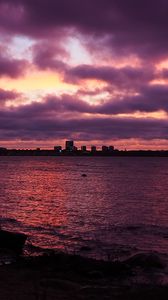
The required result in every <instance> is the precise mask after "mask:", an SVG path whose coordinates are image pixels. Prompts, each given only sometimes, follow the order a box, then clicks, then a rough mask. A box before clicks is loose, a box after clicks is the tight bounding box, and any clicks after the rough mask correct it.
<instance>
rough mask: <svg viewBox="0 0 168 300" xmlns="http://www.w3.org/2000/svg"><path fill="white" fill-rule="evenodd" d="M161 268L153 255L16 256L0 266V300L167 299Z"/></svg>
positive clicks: (157, 259) (161, 265)
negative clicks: (113, 259)
mask: <svg viewBox="0 0 168 300" xmlns="http://www.w3.org/2000/svg"><path fill="white" fill-rule="evenodd" d="M163 269H165V265H163V262H162V261H161V260H160V259H159V258H158V257H157V255H155V254H150V255H149V254H145V255H142V254H139V255H136V256H135V257H133V258H130V259H128V260H127V261H124V262H103V261H96V260H92V259H88V258H82V257H80V256H73V255H67V254H63V253H58V254H50V255H43V256H41V257H28V258H25V257H20V258H18V259H17V261H16V262H14V263H12V264H9V265H7V264H4V265H2V266H1V267H0V299H1V300H4V299H5V300H6V299H7V300H13V299H18V300H21V299H24V300H28V299H29V300H39V299H42V300H50V299H57V300H62V299H65V300H66V299H68V300H71V299H79V300H80V299H90V300H91V299H92V300H94V299H95V300H99V299H120V300H127V299H129V300H131V299H136V300H138V299H141V300H145V299H150V298H151V299H152V300H155V299H156V300H158V299H159V300H162V299H168V285H167V283H165V282H164V280H163V278H162V274H163V272H162V270H163ZM165 272H166V271H165Z"/></svg>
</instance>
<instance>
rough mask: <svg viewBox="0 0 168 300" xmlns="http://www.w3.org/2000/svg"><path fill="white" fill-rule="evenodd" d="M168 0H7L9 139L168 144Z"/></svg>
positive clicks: (26, 143)
mask: <svg viewBox="0 0 168 300" xmlns="http://www.w3.org/2000/svg"><path fill="white" fill-rule="evenodd" d="M167 117H168V1H166V0H155V1H154V0H153V1H151V0H136V1H135V0H84V1H80V0H0V140H1V141H0V146H1V147H8V148H13V147H16V148H34V147H42V148H52V147H53V146H54V145H58V144H61V145H64V141H65V140H66V139H73V140H75V141H76V145H79V146H80V145H82V144H86V145H88V146H89V145H92V144H96V145H97V146H99V145H102V144H105V145H106V144H107V145H114V146H116V147H118V148H120V149H125V148H127V149H140V148H141V149H168V118H167Z"/></svg>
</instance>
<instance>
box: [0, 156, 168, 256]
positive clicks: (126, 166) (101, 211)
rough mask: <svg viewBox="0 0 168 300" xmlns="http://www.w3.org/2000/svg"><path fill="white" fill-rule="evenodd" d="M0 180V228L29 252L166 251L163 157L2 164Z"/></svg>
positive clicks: (6, 160) (2, 160) (3, 160)
mask: <svg viewBox="0 0 168 300" xmlns="http://www.w3.org/2000/svg"><path fill="white" fill-rule="evenodd" d="M83 173H85V174H87V177H82V176H81V175H82V174H83ZM0 178H1V180H0V216H1V225H2V227H3V228H6V229H10V230H13V231H20V232H24V233H26V234H28V236H29V239H28V241H29V243H31V244H33V245H34V246H39V247H42V248H51V249H59V250H63V251H67V252H71V253H80V254H82V255H88V256H92V257H96V258H104V259H116V258H124V257H127V256H129V255H131V254H134V253H136V252H138V251H141V252H142V251H148V252H149V251H157V252H158V253H167V252H168V196H167V195H168V185H167V181H168V180H167V178H168V158H152V157H151V158H150V157H139V158H137V157H0Z"/></svg>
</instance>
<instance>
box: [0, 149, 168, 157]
mask: <svg viewBox="0 0 168 300" xmlns="http://www.w3.org/2000/svg"><path fill="white" fill-rule="evenodd" d="M0 156H56V157H63V156H74V157H80V156H85V157H116V156H118V157H132V156H134V157H168V150H128V151H122V150H121V151H120V150H114V151H112V152H103V151H96V152H91V151H87V152H82V151H80V150H77V151H74V152H67V151H65V150H63V151H62V152H61V153H58V152H56V151H55V150H33V149H32V150H29V149H26V150H17V149H3V148H2V149H1V148H0Z"/></svg>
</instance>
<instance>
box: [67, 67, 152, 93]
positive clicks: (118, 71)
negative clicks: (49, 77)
mask: <svg viewBox="0 0 168 300" xmlns="http://www.w3.org/2000/svg"><path fill="white" fill-rule="evenodd" d="M65 79H67V80H69V81H72V82H73V81H79V80H81V79H96V80H101V81H105V82H107V83H111V84H113V85H116V86H119V87H121V86H122V87H127V88H129V87H134V88H135V87H136V86H139V85H142V84H143V83H144V82H145V83H147V82H148V81H150V80H152V79H154V72H153V70H152V69H151V68H149V69H146V68H145V67H144V68H132V67H123V68H115V67H109V66H97V67H95V66H92V65H79V66H77V67H74V68H71V69H69V70H68V71H67V72H66V76H65Z"/></svg>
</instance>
